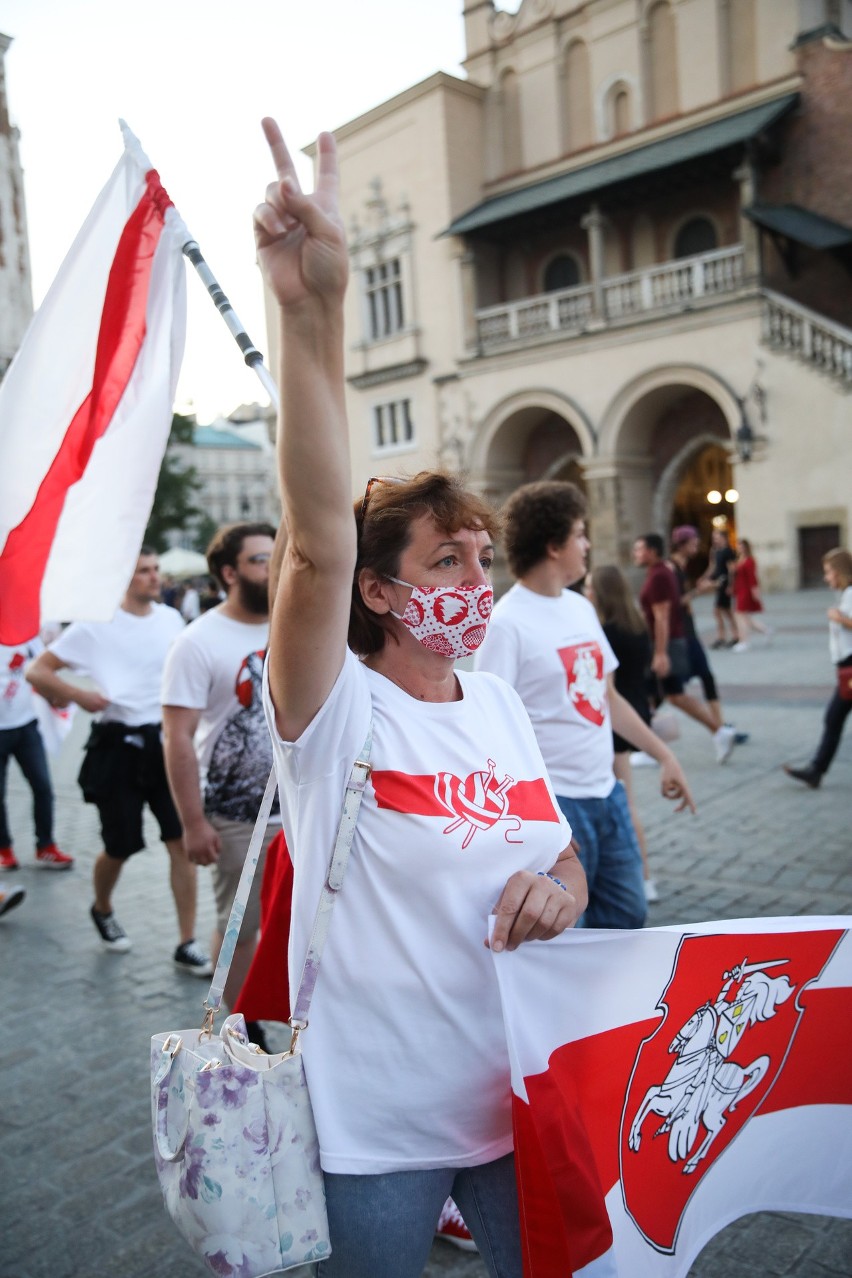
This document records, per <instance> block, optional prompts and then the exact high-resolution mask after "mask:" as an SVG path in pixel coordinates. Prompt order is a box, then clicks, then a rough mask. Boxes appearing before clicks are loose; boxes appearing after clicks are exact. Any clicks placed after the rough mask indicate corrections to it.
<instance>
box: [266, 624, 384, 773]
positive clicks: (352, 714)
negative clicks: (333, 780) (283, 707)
mask: <svg viewBox="0 0 852 1278" xmlns="http://www.w3.org/2000/svg"><path fill="white" fill-rule="evenodd" d="M263 708H264V711H265V713H266V722H267V725H268V727H269V731H270V734H271V736H272V744H273V747H274V750H275V758H276V761H277V762H278V763H279V764H280V767H281V769H283V771H284V773H285V775H286V777H287V778H288V779H289V780H290V782H292V784H294V785H297V786H303V785H308V784H310V783H312V782H314V781H316V780H318V779H319V778H320V777H326V776H330V775H332V774H333V773H334V772H336V771H337V770H338V769H339V767H340V765H341V763H345V764H346V765H347V767H349V766H351V764H352V763H354V761H355V759H356V758H357V756H358V752H359V750H360V749H361V747H362V745H363V744H364V741H365V738H366V736H367V728H368V727H369V725H370V717H371V715H372V710H373V707H372V699H371V697H370V689H369V687H368V685H367V678H366V675H365V672H364V670H363V668H362V666H361V662H360V661H359V660H358V658H357V657H356V656H355V654H354V653H353V652H351V651H350V650H349V649H347V650H346V657H345V659H344V662H343V666H342V667H341V670H340V674H339V675H338V676H337V679H336V680H335V683H334V687H333V688H332V690H331V692H330V693H329V694H328V697H327V698H326V700H325V702H324V704H323V705H322V707H321V708H320V710H319V711H318V713H317V714H316V715H315V716H314V718H313V719H312V720H311V722H310V723H309V724H308V726H307V727H306V728H305V730H304V732H303V733H302V735H301V736H300V737H299V738H298V739H297V740H296V741H284V740H283V739H282V737H281V736H280V735H279V733H278V730H277V728H276V726H275V710H274V707H273V705H272V697H271V695H270V692H269V675H268V666H267V665H266V663H264V670H263Z"/></svg>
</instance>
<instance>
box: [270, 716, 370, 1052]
mask: <svg viewBox="0 0 852 1278" xmlns="http://www.w3.org/2000/svg"><path fill="white" fill-rule="evenodd" d="M372 749H373V721H372V719H371V720H370V726H369V728H368V729H367V737H366V740H365V741H364V744H363V746H362V747H361V757H360V758H358V759H356V760H355V762H354V763H353V765H352V771H351V773H350V774H349V780H348V781H347V782H346V794H345V795H344V797H343V812H342V813H341V815H340V825H339V826H338V827H337V838H336V840H335V843H334V852H333V853H332V857H331V864H330V865H329V867H328V875H327V876H326V880H325V883H324V884H323V885H322V892H321V893H320V899H319V904H318V905H317V912H316V915H315V917H314V927H313V931H312V932H311V939H310V941H309V943H308V952H307V954H306V955H305V963H304V967H303V968H302V975H301V977H300V978H299V991H298V993H297V995H296V1004H295V1007H294V1008H293V1012H292V1015H291V1016H290V1025H291V1027H292V1030H293V1041H292V1043H291V1045H290V1050H291V1051H292V1050H293V1048H294V1047H295V1045H296V1039H297V1037H298V1035H299V1031H300V1030H303V1029H304V1028H305V1027H306V1025H307V1023H308V1009H309V1008H310V1005H311V999H312V998H313V993H314V986H315V985H316V983H317V976H318V975H319V965H320V959H321V958H322V952H323V948H324V947H325V942H326V937H327V936H328V925H329V923H330V922H331V911H332V910H333V909H334V903H335V901H336V900H337V894H338V892H339V891H340V889H341V888H342V886H343V876H344V874H345V873H346V866H347V863H348V861H349V853H350V851H351V849H352V839H353V837H354V835H355V823H356V821H357V820H358V809H359V808H360V807H361V800H362V798H363V797H364V787H365V785H366V784H367V780H368V778H369V776H370V771H371V769H370V754H371V752H372Z"/></svg>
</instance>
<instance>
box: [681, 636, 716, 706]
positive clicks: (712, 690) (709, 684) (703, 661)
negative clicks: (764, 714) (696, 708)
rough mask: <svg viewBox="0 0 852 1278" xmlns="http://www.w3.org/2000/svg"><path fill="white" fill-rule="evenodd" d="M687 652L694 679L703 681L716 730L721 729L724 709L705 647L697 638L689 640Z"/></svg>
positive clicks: (705, 696)
mask: <svg viewBox="0 0 852 1278" xmlns="http://www.w3.org/2000/svg"><path fill="white" fill-rule="evenodd" d="M687 650H688V652H689V670H690V674H691V676H692V677H694V678H696V679H700V680H701V687H702V688H703V690H704V699H705V701H706V702H707V709H708V710H709V711H710V714H711V715H712V717H713V722H714V724H715V725H716V728H717V729H718V728H721V726H722V724H723V723H724V719H723V718H722V707H721V705H720V703H719V693H718V690H717V688H716V680H715V679H714V677H713V671H712V670H711V669H710V662H709V661H708V660H707V653H706V652H705V651H704V645H703V644H702V642H701V640H700V639H698V638H697V637H696V636H693V637H692V638H690V639H688V640H687Z"/></svg>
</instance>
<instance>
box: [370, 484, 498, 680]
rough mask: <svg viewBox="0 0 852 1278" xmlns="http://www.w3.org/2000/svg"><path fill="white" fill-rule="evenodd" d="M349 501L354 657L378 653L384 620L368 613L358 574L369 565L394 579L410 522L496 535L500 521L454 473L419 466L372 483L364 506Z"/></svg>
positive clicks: (386, 626)
mask: <svg viewBox="0 0 852 1278" xmlns="http://www.w3.org/2000/svg"><path fill="white" fill-rule="evenodd" d="M363 505H364V503H363V502H362V500H361V499H360V498H359V499H358V501H357V502H356V503H355V522H356V524H357V527H358V559H357V562H356V564H355V576H354V579H353V582H352V607H351V611H350V614H349V647H350V648H351V649H352V651H353V652H357V653H358V655H359V656H362V657H363V656H367V655H368V654H369V653H371V652H381V650H382V649H383V648H384V646H385V643H386V642H387V637H388V631H389V623H388V622H387V620H386V619H385V618H384V617H383V616H380V615H378V614H377V613H374V612H373V611H372V610H371V609H370V608H368V607H367V605H366V604H365V603H364V600H363V598H362V597H361V587H360V585H359V577H360V574H361V570H362V569H363V568H370V569H371V570H372V571H373V572H374V573H375V574H376V576H378V577H395V576H396V575H397V574H398V572H399V561H400V556H401V555H402V552H403V551H404V550H405V548H406V546H407V545H408V543H409V542H410V540H411V525H412V524H413V522H414V521H415V520H416V519H419V518H421V516H423V515H431V516H432V518H433V519H434V521H435V523H436V524H437V525H438V527H439V528H440V529H442V530H443V531H444V532H448V533H454V532H458V530H459V529H460V528H473V529H475V530H477V531H479V530H482V531H484V532H487V533H488V534H489V536H491V537H492V538H496V537H497V535H498V532H499V528H500V519H499V516H498V515H497V513H496V511H495V510H493V509H492V507H491V506H489V505H488V503H487V502H485V501H484V500H483V499H482V498H481V497H479V496H478V495H477V494H476V493H473V492H471V491H470V490H469V489H467V488H465V487H464V485H463V484H462V482H461V480H460V479H458V478H457V477H456V476H455V475H449V474H447V473H446V472H444V471H439V470H421V471H420V472H419V473H418V474H416V475H415V476H414V477H413V478H411V479H407V478H406V479H400V480H396V479H393V480H390V481H388V482H383V481H382V480H377V481H374V482H372V484H371V487H370V490H369V497H368V498H367V500H366V508H365V509H364V510H363V514H362V506H363Z"/></svg>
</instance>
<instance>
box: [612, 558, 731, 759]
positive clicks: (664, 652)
mask: <svg viewBox="0 0 852 1278" xmlns="http://www.w3.org/2000/svg"><path fill="white" fill-rule="evenodd" d="M663 554H664V544H663V539H662V537H659V536H658V535H657V534H656V533H646V534H645V536H644V537H639V538H637V540H636V542H635V543H634V546H633V562H634V563H635V564H637V565H638V566H639V567H642V568H645V570H646V577H645V582H644V585H643V586H642V590H641V591H640V594H639V602H640V604H641V605H642V611H643V612H644V614H645V620H646V621H647V623H648V630H649V632H650V635H651V642H652V645H653V653H654V655H653V657H652V658H651V670H652V672H653V673H654V674H655V675H656V676H657V684H658V688H659V698H660V700H661V701H662V700H668V701H670V702H671V703H672V705H673V706H676V707H677V708H678V710H682V711H683V713H684V714H687V715H689V717H690V718H691V719H695V720H696V721H697V722H698V723H701V724H703V725H704V727H705V728H706V729H707V731H708V732H710V733H711V734H712V737H713V745H714V748H715V751H716V761H717V763H724V762H725V761H726V760H727V759H728V758H729V757H730V754H731V751H732V750H733V748H734V743H735V733H734V729H733V728H729V727H727V726H726V725H725V724H723V725H722V726H721V727H720V726H719V725H718V724H717V722H716V719H715V716H714V715H713V714H712V712H711V711H710V709H709V707H708V706H707V705H705V704H704V703H703V702H701V701H699V700H698V698H697V697H693V696H691V695H690V694H689V693H688V692H686V691H685V690H684V687H685V684H686V682H687V680H688V679H689V657H688V652H687V644H686V637H685V633H686V628H685V625H684V617H683V609H682V608H681V604H680V588H679V587H678V583H677V578H676V577H675V575H674V573H673V572H672V570H671V568H670V567H669V566H668V564H667V563H666V562H665V560H664V558H663Z"/></svg>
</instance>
